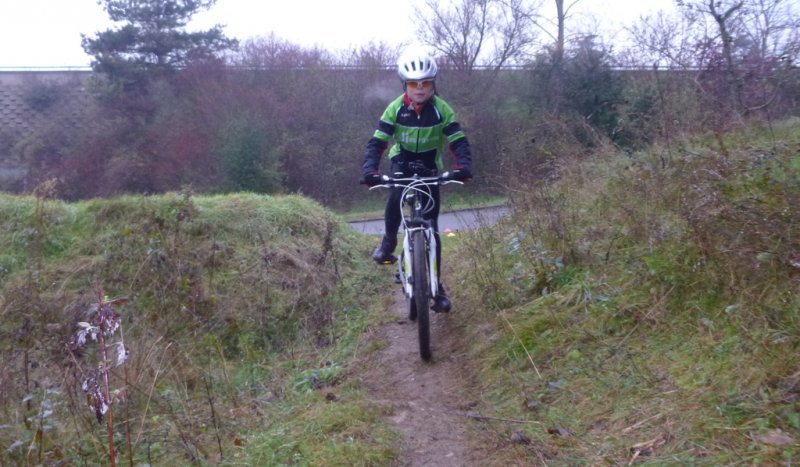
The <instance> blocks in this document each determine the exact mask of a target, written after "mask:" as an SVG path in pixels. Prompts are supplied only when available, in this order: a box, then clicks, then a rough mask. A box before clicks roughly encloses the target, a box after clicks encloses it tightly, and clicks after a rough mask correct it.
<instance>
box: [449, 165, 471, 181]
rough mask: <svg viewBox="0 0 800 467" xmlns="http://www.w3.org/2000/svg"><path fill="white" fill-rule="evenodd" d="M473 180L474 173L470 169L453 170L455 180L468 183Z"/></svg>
mask: <svg viewBox="0 0 800 467" xmlns="http://www.w3.org/2000/svg"><path fill="white" fill-rule="evenodd" d="M471 178H472V172H470V171H469V169H466V168H461V169H455V170H453V180H458V181H459V182H468V181H469V180H470V179H471Z"/></svg>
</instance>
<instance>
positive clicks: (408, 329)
mask: <svg viewBox="0 0 800 467" xmlns="http://www.w3.org/2000/svg"><path fill="white" fill-rule="evenodd" d="M394 290H395V292H394V300H393V304H392V306H391V307H390V308H389V310H387V313H390V314H391V316H392V320H391V321H389V322H387V323H386V324H383V325H381V326H379V327H377V328H375V329H374V330H373V333H372V335H371V336H370V337H369V339H370V340H372V341H375V342H377V343H378V345H379V346H380V350H377V351H375V352H372V355H370V356H369V360H370V362H369V364H368V365H366V366H365V368H366V374H364V375H363V381H364V384H365V386H366V387H367V388H368V390H369V393H370V396H371V397H372V398H373V399H374V400H375V401H376V402H378V403H381V404H384V405H386V406H387V407H389V408H390V410H389V411H388V412H389V413H390V415H389V416H388V419H387V421H388V422H389V423H390V424H391V425H392V426H393V427H394V428H395V429H397V430H398V431H399V432H400V433H402V436H403V441H402V451H403V452H402V453H401V455H400V457H399V461H398V462H397V463H396V464H395V465H398V466H469V465H480V462H479V460H478V459H479V458H478V457H477V453H476V452H475V449H474V448H472V447H471V446H470V444H469V443H468V440H467V434H468V433H467V425H468V424H469V423H470V419H469V418H468V417H466V416H465V414H466V413H467V411H468V410H469V407H470V405H473V404H471V403H469V402H468V401H464V400H463V399H461V397H460V396H459V394H462V393H463V387H464V385H467V384H469V381H470V379H471V376H470V374H471V373H470V371H469V368H468V366H467V363H468V359H467V356H466V353H465V351H466V346H465V342H464V339H462V338H461V336H460V334H461V332H460V323H459V322H458V318H459V317H458V313H457V309H456V310H454V312H453V313H451V314H449V315H448V314H434V313H431V341H432V348H433V359H432V361H431V362H429V363H425V362H423V361H422V360H421V359H420V357H419V347H418V341H417V325H416V323H415V322H412V321H409V320H408V310H407V308H406V301H405V298H404V297H403V294H402V292H401V291H400V290H399V289H398V288H395V289H394ZM454 308H455V305H454Z"/></svg>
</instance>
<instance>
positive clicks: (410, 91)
mask: <svg viewBox="0 0 800 467" xmlns="http://www.w3.org/2000/svg"><path fill="white" fill-rule="evenodd" d="M437 71H438V68H437V66H436V62H435V61H434V59H433V58H432V57H431V56H429V55H428V54H426V53H425V52H424V51H422V50H421V49H418V48H412V49H409V50H408V51H406V52H405V53H403V54H402V55H401V57H400V60H398V62H397V73H398V74H399V75H400V80H401V81H402V83H403V90H404V91H405V92H404V93H403V94H402V95H401V96H400V97H398V98H397V99H395V100H394V101H392V102H391V103H390V104H389V106H388V107H386V110H385V111H384V112H383V115H381V118H380V120H379V121H378V128H377V130H375V133H374V134H373V135H372V138H370V140H369V142H368V143H367V149H366V152H365V154H364V163H363V164H362V167H361V168H362V172H363V177H362V179H361V183H363V184H366V185H369V186H374V185H379V184H380V183H382V182H381V173H380V171H379V170H378V168H379V166H380V161H381V157H382V156H383V154H384V152H385V151H386V148H387V147H389V140H393V141H394V144H393V145H392V146H391V148H390V149H389V152H388V158H389V161H390V163H391V173H392V174H397V175H395V176H398V177H407V176H411V175H413V174H414V173H417V174H419V175H421V176H435V175H437V174H439V173H440V172H441V171H442V170H443V167H444V164H443V161H442V155H443V152H444V150H445V147H447V149H448V150H449V152H450V153H451V154H452V155H453V158H454V160H453V163H452V172H453V178H454V179H455V180H459V181H467V180H469V179H470V178H471V177H472V173H471V171H470V167H471V163H472V155H471V153H470V147H469V142H468V141H467V138H466V136H464V133H463V132H462V131H461V126H460V125H459V123H458V121H457V120H456V116H455V112H454V111H453V109H452V108H451V107H450V105H449V104H447V102H445V101H444V99H442V98H441V97H439V95H438V94H437V93H436V74H437ZM420 168H423V170H424V171H425V172H426V173H420ZM401 193H402V188H393V189H392V190H391V191H390V193H389V199H388V200H387V202H386V209H385V211H384V221H385V224H386V230H385V233H384V235H383V239H382V240H381V244H380V245H379V246H378V248H377V249H375V252H374V253H373V255H372V259H373V260H374V261H375V262H376V263H378V264H394V263H395V262H396V261H397V258H396V257H395V256H394V250H395V248H396V247H397V230H398V229H399V227H400V222H401V213H400V196H401ZM431 194H432V195H433V199H434V208H433V210H432V211H431V212H430V213H429V214H428V218H429V219H430V220H431V223H432V225H433V229H434V232H435V234H436V240H437V241H436V258H437V264H438V265H441V264H442V261H441V257H442V250H441V248H442V247H441V242H440V239H439V206H440V197H439V187H438V186H432V187H431ZM439 277H441V275H440V276H439ZM450 308H451V304H450V300H449V299H448V298H447V294H446V293H445V289H444V287H443V286H442V285H441V283H440V284H439V292H438V294H437V295H436V297H434V304H433V306H432V307H431V309H433V310H434V311H436V312H448V311H450Z"/></svg>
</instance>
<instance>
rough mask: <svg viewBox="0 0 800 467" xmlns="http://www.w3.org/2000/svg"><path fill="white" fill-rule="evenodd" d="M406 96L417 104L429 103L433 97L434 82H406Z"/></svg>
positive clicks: (429, 80) (427, 80) (430, 80)
mask: <svg viewBox="0 0 800 467" xmlns="http://www.w3.org/2000/svg"><path fill="white" fill-rule="evenodd" d="M406 94H408V98H409V99H410V100H411V102H414V103H416V104H423V103H425V102H427V101H428V99H430V98H431V96H433V80H432V79H425V80H420V81H406Z"/></svg>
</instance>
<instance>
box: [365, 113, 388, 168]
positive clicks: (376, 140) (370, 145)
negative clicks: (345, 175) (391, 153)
mask: <svg viewBox="0 0 800 467" xmlns="http://www.w3.org/2000/svg"><path fill="white" fill-rule="evenodd" d="M392 135H394V116H393V114H392V112H391V106H389V108H387V109H386V110H385V111H384V112H383V115H382V116H381V119H380V120H379V121H378V128H377V129H376V130H375V133H373V135H372V138H370V139H369V141H368V142H367V149H366V151H365V152H364V162H363V164H361V171H362V172H363V173H364V174H365V175H366V174H369V173H372V172H376V171H377V170H378V167H380V164H381V157H382V156H383V153H384V151H386V148H387V147H388V146H389V139H390V138H391V137H392Z"/></svg>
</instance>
